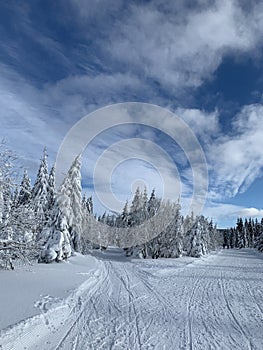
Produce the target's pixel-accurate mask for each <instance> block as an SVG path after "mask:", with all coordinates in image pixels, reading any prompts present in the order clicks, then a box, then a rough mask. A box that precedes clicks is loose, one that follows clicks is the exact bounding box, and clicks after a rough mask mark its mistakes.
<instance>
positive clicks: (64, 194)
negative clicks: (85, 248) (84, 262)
mask: <svg viewBox="0 0 263 350" xmlns="http://www.w3.org/2000/svg"><path fill="white" fill-rule="evenodd" d="M80 169H81V161H80V156H78V157H76V158H75V160H74V161H73V163H72V165H71V167H70V169H69V171H68V173H67V175H66V177H65V179H64V181H63V183H62V185H61V186H60V189H59V191H58V194H57V195H56V197H55V205H54V210H53V213H52V219H51V225H50V227H49V229H48V232H47V242H46V244H45V245H44V247H43V250H42V252H41V255H40V259H39V260H40V262H41V261H43V262H51V261H54V260H56V261H60V260H63V259H67V258H68V257H70V256H71V255H72V254H73V252H74V251H80V250H81V247H80V241H81V235H82V225H83V211H82V197H81V174H80Z"/></svg>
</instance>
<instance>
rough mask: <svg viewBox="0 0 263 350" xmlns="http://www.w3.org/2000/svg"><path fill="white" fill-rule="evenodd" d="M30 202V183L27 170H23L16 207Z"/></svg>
mask: <svg viewBox="0 0 263 350" xmlns="http://www.w3.org/2000/svg"><path fill="white" fill-rule="evenodd" d="M30 200H31V183H30V178H29V176H28V173H27V170H26V169H25V170H24V175H23V178H22V181H21V185H20V191H19V194H18V198H17V205H24V204H28V203H29V202H30Z"/></svg>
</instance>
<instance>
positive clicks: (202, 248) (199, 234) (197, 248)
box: [185, 215, 211, 258]
mask: <svg viewBox="0 0 263 350" xmlns="http://www.w3.org/2000/svg"><path fill="white" fill-rule="evenodd" d="M210 239H211V238H210V232H209V222H208V220H207V219H205V218H204V216H202V215H201V216H197V217H196V219H195V222H194V224H193V226H192V228H191V229H190V230H189V231H188V232H187V235H186V240H185V243H186V245H185V249H186V253H187V255H188V256H192V257H196V258H199V257H200V256H202V255H206V254H207V253H208V252H209V245H210Z"/></svg>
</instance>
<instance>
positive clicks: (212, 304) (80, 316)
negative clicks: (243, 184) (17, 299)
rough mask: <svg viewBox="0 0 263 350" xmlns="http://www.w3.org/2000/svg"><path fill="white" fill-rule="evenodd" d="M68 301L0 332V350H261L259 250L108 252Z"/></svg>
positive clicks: (262, 268) (262, 317)
mask: <svg viewBox="0 0 263 350" xmlns="http://www.w3.org/2000/svg"><path fill="white" fill-rule="evenodd" d="M111 257H112V259H110V256H107V254H105V256H104V257H103V254H102V255H101V256H100V257H98V258H94V260H96V266H97V269H96V270H94V271H91V272H90V273H89V274H87V280H86V281H85V282H84V283H83V284H82V285H81V286H80V287H79V288H77V289H76V290H75V291H74V292H73V293H72V294H71V295H70V296H69V297H68V298H67V299H64V300H62V301H57V302H55V303H54V304H53V303H52V306H51V308H50V309H47V308H46V307H45V305H46V304H45V303H47V302H48V300H49V298H48V297H47V296H46V297H44V298H43V301H42V304H41V303H39V306H42V309H43V312H42V314H41V315H37V316H34V317H32V318H29V319H27V320H24V321H22V322H20V323H18V324H17V325H14V326H12V327H9V328H7V329H5V330H3V331H2V332H1V333H0V336H1V338H0V349H1V350H26V349H32V350H33V349H41V350H51V349H52V350H66V349H68V350H69V349H70V350H71V349H73V350H74V349H94V350H97V349H98V350H104V349H105V350H108V349H109V350H121V349H123V350H124V349H127V350H133V349H134V350H137V349H138V350H146V349H149V350H150V349H162V350H173V349H174V350H177V349H178V350H181V349H187V350H206V349H207V350H212V349H215V350H217V349H218V350H222V349H223V350H225V349H226V350H228V349H229V350H235V349H237V350H261V349H263V334H262V333H263V332H262V329H263V313H262V311H263V307H262V306H261V305H262V300H263V289H262V272H263V259H262V258H263V256H262V255H261V254H260V253H258V252H256V251H254V250H252V249H244V250H230V249H229V250H222V251H220V252H219V253H218V254H214V255H210V256H208V257H206V258H202V259H196V260H193V261H192V262H190V263H188V264H182V265H180V264H178V263H177V261H176V260H170V259H166V260H164V259H160V260H128V259H126V260H125V259H124V258H123V257H121V256H120V254H118V252H117V251H116V253H114V250H113V252H112V253H111Z"/></svg>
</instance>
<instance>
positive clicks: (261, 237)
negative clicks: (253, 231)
mask: <svg viewBox="0 0 263 350" xmlns="http://www.w3.org/2000/svg"><path fill="white" fill-rule="evenodd" d="M259 226H260V228H258V230H259V231H260V233H259V234H258V239H257V242H256V248H257V249H258V250H259V251H260V252H263V218H262V219H261V223H260V224H259Z"/></svg>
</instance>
